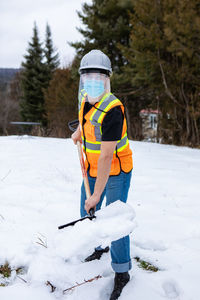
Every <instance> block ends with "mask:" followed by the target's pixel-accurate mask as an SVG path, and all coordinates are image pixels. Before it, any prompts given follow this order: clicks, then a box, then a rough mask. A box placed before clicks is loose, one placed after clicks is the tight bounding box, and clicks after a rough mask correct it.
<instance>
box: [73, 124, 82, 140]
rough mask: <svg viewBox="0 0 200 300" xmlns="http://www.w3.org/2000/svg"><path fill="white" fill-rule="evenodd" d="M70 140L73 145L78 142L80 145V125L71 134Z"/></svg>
mask: <svg viewBox="0 0 200 300" xmlns="http://www.w3.org/2000/svg"><path fill="white" fill-rule="evenodd" d="M71 138H72V140H73V142H74V144H75V145H76V144H77V142H78V141H79V142H80V143H82V139H81V129H80V125H78V127H77V129H76V131H75V132H74V133H72V135H71Z"/></svg>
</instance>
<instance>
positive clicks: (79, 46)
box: [71, 0, 138, 136]
mask: <svg viewBox="0 0 200 300" xmlns="http://www.w3.org/2000/svg"><path fill="white" fill-rule="evenodd" d="M130 12H132V13H133V5H132V0H103V1H102V0H93V1H92V3H91V4H87V3H85V4H83V6H82V12H79V13H78V16H79V18H80V19H81V21H82V23H83V24H84V25H85V27H84V29H82V28H79V32H80V33H81V34H82V35H83V37H84V39H83V41H81V42H77V43H71V45H72V46H73V47H74V48H75V49H76V52H77V56H76V58H75V61H74V64H73V67H74V68H75V70H77V68H78V66H79V63H80V59H81V58H82V57H83V55H84V54H86V53H87V52H89V51H90V50H92V49H100V50H101V51H103V52H104V53H105V54H107V55H108V57H109V58H110V60H111V64H112V68H113V76H112V77H111V84H112V91H113V92H114V93H115V94H116V96H118V97H120V100H122V102H124V104H125V105H126V113H127V117H128V119H129V120H131V116H130V115H131V114H132V111H133V109H132V106H133V105H134V107H138V105H137V103H136V101H135V102H134V103H133V101H132V100H133V96H132V94H133V92H134V91H133V87H132V86H131V84H130V81H129V80H127V77H128V76H124V75H125V74H124V72H123V68H124V66H125V65H127V63H128V61H127V58H126V57H125V56H124V54H123V51H122V47H126V48H128V47H129V40H130V32H131V27H130ZM135 124H136V120H133V122H130V121H129V122H128V127H129V136H130V133H131V131H134V130H133V128H131V127H132V126H133V127H134V126H135ZM137 131H138V130H137ZM131 135H132V134H131Z"/></svg>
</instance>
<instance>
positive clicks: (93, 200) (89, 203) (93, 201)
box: [85, 194, 100, 214]
mask: <svg viewBox="0 0 200 300" xmlns="http://www.w3.org/2000/svg"><path fill="white" fill-rule="evenodd" d="M99 200H100V196H97V195H94V194H93V195H92V196H90V198H88V199H87V200H86V201H85V210H86V211H87V213H88V214H89V211H90V209H91V208H94V209H96V205H97V203H99Z"/></svg>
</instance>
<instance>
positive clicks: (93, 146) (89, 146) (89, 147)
mask: <svg viewBox="0 0 200 300" xmlns="http://www.w3.org/2000/svg"><path fill="white" fill-rule="evenodd" d="M82 140H84V138H83V137H82ZM128 143H129V142H128V137H127V133H125V135H124V136H123V137H122V139H121V140H120V141H118V142H117V146H116V147H117V152H121V151H123V150H124V148H126V146H127V145H128ZM85 146H86V147H85ZM83 148H84V149H85V150H86V151H87V152H90V153H100V152H101V142H96V143H91V142H89V141H87V140H85V145H83ZM114 153H116V150H115V151H114Z"/></svg>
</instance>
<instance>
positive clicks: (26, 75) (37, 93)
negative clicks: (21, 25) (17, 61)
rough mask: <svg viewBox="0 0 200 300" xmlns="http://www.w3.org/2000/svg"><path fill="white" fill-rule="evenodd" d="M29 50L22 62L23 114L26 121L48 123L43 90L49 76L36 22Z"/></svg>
mask: <svg viewBox="0 0 200 300" xmlns="http://www.w3.org/2000/svg"><path fill="white" fill-rule="evenodd" d="M27 52H28V53H27V54H26V55H25V56H24V58H25V61H24V62H23V63H22V79H21V86H22V92H23V97H22V101H21V116H22V119H23V120H24V121H32V122H41V123H42V124H43V125H46V117H45V108H44V94H43V91H44V89H45V88H46V87H47V82H48V80H47V79H48V78H47V72H46V66H45V64H44V63H43V49H42V44H41V43H40V40H39V37H38V29H37V26H36V23H35V24H34V28H33V37H32V40H31V42H29V46H28V50H27Z"/></svg>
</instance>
